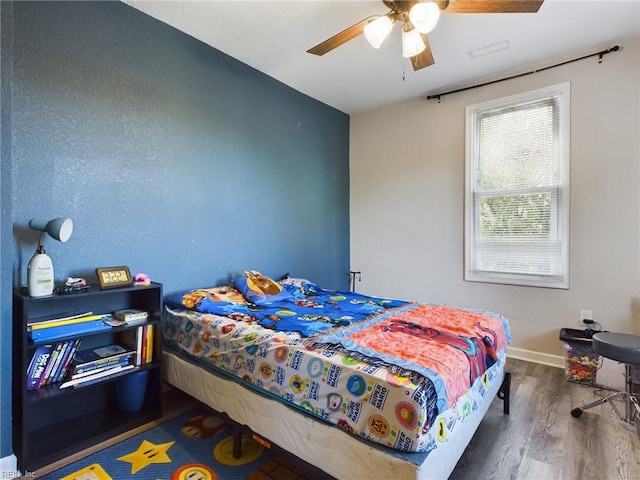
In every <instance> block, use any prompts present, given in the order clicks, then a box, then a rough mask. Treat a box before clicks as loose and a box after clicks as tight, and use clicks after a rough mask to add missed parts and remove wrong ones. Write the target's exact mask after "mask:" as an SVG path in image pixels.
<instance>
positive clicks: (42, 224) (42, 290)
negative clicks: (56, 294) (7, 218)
mask: <svg viewBox="0 0 640 480" xmlns="http://www.w3.org/2000/svg"><path fill="white" fill-rule="evenodd" d="M29 227H31V228H33V229H34V230H38V231H40V232H42V233H41V234H40V240H39V241H38V248H37V249H36V253H35V254H34V255H33V257H32V258H31V260H30V261H29V266H28V267H27V284H28V289H29V296H30V297H46V296H47V295H51V294H53V263H52V262H51V258H49V256H48V255H47V252H46V251H45V249H44V247H43V246H42V239H43V237H44V234H45V233H48V234H49V236H51V237H52V238H55V239H56V240H59V241H61V242H66V241H67V240H69V237H71V232H73V222H72V221H71V219H70V218H63V217H61V218H54V219H53V220H42V219H39V218H32V219H31V221H30V222H29Z"/></svg>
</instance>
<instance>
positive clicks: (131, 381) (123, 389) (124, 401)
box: [116, 370, 149, 412]
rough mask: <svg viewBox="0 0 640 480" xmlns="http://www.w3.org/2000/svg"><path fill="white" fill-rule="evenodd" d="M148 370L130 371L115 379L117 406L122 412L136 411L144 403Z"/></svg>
mask: <svg viewBox="0 0 640 480" xmlns="http://www.w3.org/2000/svg"><path fill="white" fill-rule="evenodd" d="M148 376H149V371H148V370H142V371H141V372H136V373H130V374H129V375H125V376H124V377H122V378H121V379H119V380H117V381H116V399H117V401H118V408H119V409H120V410H122V411H123V412H137V411H138V410H140V409H141V408H142V406H143V405H144V396H145V393H146V391H147V377H148Z"/></svg>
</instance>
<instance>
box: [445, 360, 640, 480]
mask: <svg viewBox="0 0 640 480" xmlns="http://www.w3.org/2000/svg"><path fill="white" fill-rule="evenodd" d="M507 371H509V372H511V374H512V384H511V414H510V415H503V413H502V402H500V401H498V400H494V402H493V404H492V405H491V407H490V410H489V412H488V413H487V415H486V416H485V418H484V419H483V421H482V423H481V424H480V426H479V427H478V430H477V432H476V434H475V436H474V437H473V439H472V441H471V443H470V444H469V446H468V447H467V450H466V451H465V453H464V455H463V456H462V458H461V459H460V461H459V462H458V465H457V466H456V468H455V470H454V472H453V474H452V475H451V477H450V480H462V479H470V480H471V479H473V480H477V479H482V480H490V479H498V480H502V479H531V480H555V479H557V480H589V479H593V480H640V438H638V435H637V432H636V430H635V428H633V427H631V426H630V425H628V424H625V423H623V422H621V421H620V420H618V419H617V417H616V416H615V414H614V413H613V410H612V408H611V406H610V405H608V404H604V405H601V406H598V407H594V408H592V409H589V410H586V411H585V412H584V413H583V415H582V416H581V417H580V418H574V417H572V416H571V413H570V412H571V410H572V409H573V408H575V407H577V406H580V405H582V404H584V403H588V402H591V401H594V400H596V399H597V398H598V396H597V394H596V393H600V394H602V393H611V392H607V391H600V392H596V393H594V391H595V389H594V388H592V387H584V386H581V385H578V384H575V383H570V382H568V381H566V380H565V378H564V370H562V369H559V368H554V367H548V366H544V365H539V364H535V363H529V362H524V361H520V360H514V359H508V360H507ZM616 405H619V409H620V410H621V411H622V412H624V404H623V403H622V402H620V403H617V404H616Z"/></svg>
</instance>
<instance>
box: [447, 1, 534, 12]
mask: <svg viewBox="0 0 640 480" xmlns="http://www.w3.org/2000/svg"><path fill="white" fill-rule="evenodd" d="M543 1H544V0H449V5H448V6H447V7H446V8H445V10H444V11H445V12H447V13H535V12H537V11H538V10H539V9H540V6H541V5H542V3H543Z"/></svg>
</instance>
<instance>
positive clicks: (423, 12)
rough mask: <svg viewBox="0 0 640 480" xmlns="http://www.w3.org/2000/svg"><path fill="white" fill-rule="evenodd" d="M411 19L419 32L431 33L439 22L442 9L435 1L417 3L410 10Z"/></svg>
mask: <svg viewBox="0 0 640 480" xmlns="http://www.w3.org/2000/svg"><path fill="white" fill-rule="evenodd" d="M409 19H410V20H411V23H412V24H413V26H414V27H415V28H416V30H418V32H420V33H429V32H430V31H431V30H433V29H434V28H436V25H437V24H438V20H439V19H440V9H439V8H438V5H437V4H436V3H434V2H424V3H423V2H421V3H416V4H415V5H414V6H413V7H411V10H410V11H409Z"/></svg>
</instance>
